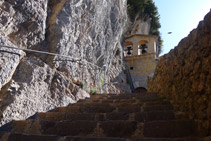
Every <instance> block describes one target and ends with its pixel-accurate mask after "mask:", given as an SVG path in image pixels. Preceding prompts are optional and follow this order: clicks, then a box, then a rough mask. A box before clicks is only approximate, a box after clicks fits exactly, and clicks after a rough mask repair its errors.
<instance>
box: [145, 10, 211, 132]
mask: <svg viewBox="0 0 211 141" xmlns="http://www.w3.org/2000/svg"><path fill="white" fill-rule="evenodd" d="M210 39H211V12H210V13H208V14H207V15H206V16H205V18H204V21H201V22H200V23H199V25H198V28H197V29H194V30H193V31H192V32H191V33H190V34H189V36H188V37H186V38H184V39H183V40H182V41H181V42H180V43H179V45H178V46H177V47H175V49H174V50H171V51H170V52H169V53H168V54H166V55H164V56H162V57H161V58H160V61H159V63H158V65H157V69H156V72H155V76H154V78H152V79H151V80H150V81H149V91H153V92H159V93H160V94H161V95H165V96H166V97H168V98H169V99H171V100H172V102H173V103H174V104H175V105H176V107H178V108H179V109H180V110H182V111H184V112H185V113H187V115H188V116H189V118H190V119H193V120H196V121H198V122H199V128H200V129H202V130H204V133H205V135H211V40H210Z"/></svg>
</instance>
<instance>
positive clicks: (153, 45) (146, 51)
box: [124, 34, 158, 89]
mask: <svg viewBox="0 0 211 141" xmlns="http://www.w3.org/2000/svg"><path fill="white" fill-rule="evenodd" d="M157 42H158V37H157V36H152V35H141V34H135V35H132V36H129V37H127V38H125V47H124V56H125V58H126V62H127V64H128V66H129V69H130V74H131V77H132V80H133V85H134V87H135V89H140V88H142V89H147V79H148V77H151V76H153V75H154V71H155V68H156V65H157V61H156V60H157V57H158V47H157Z"/></svg>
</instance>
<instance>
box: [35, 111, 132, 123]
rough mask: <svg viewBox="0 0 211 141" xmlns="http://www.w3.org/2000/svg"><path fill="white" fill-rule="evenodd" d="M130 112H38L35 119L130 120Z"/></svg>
mask: <svg viewBox="0 0 211 141" xmlns="http://www.w3.org/2000/svg"><path fill="white" fill-rule="evenodd" d="M129 117H130V113H118V112H117V113H116V112H115V113H104V114H102V113H98V114H96V113H66V112H63V113H62V112H48V113H37V114H36V116H35V119H39V120H48V121H65V120H96V121H105V120H129Z"/></svg>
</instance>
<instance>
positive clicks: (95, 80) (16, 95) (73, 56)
mask: <svg viewBox="0 0 211 141" xmlns="http://www.w3.org/2000/svg"><path fill="white" fill-rule="evenodd" d="M126 11H127V10H126V0H115V1H114V0H36V1H34V0H18V1H16V0H2V1H1V2H0V43H1V45H8V46H14V47H19V48H30V49H35V50H40V51H47V52H52V53H57V54H61V55H66V56H70V57H66V58H65V57H58V56H56V57H55V56H49V55H44V54H38V53H36V54H35V53H32V52H23V51H17V50H14V49H7V48H4V47H0V49H1V50H0V62H1V64H0V75H1V76H0V88H1V91H0V98H1V101H0V109H1V116H2V117H1V121H0V124H1V125H3V124H5V123H7V122H9V121H11V120H12V119H25V118H27V117H29V116H31V115H33V114H34V113H36V112H41V111H48V110H51V109H53V108H54V107H56V106H66V105H68V104H70V103H74V102H76V101H77V100H79V99H81V98H85V97H89V94H87V93H86V92H85V91H84V90H82V88H81V87H83V88H84V89H86V91H90V88H92V89H95V90H98V92H100V91H101V92H105V91H107V92H125V91H129V86H128V85H127V84H126V83H127V82H126V78H125V74H124V73H123V69H124V62H123V56H122V54H123V53H122V51H123V50H122V44H121V38H122V34H123V32H124V26H125V22H126V16H127V14H126ZM24 56H25V57H24ZM8 60H9V61H8ZM93 64H94V65H93ZM110 82H118V84H116V83H110ZM103 90H104V91H103Z"/></svg>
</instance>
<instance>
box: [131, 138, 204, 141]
mask: <svg viewBox="0 0 211 141" xmlns="http://www.w3.org/2000/svg"><path fill="white" fill-rule="evenodd" d="M132 141H204V140H203V139H202V138H143V139H134V140H132Z"/></svg>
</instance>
